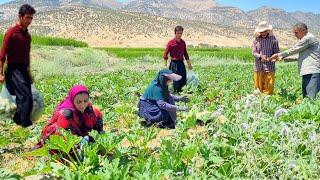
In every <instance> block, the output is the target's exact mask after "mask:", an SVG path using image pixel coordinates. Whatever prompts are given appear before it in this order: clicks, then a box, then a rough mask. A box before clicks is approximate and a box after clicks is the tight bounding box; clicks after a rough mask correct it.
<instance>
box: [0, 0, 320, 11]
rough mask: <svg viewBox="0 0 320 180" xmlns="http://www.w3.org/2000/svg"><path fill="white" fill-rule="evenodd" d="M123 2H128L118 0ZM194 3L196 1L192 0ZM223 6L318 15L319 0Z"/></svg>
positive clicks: (237, 1)
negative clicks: (274, 8)
mask: <svg viewBox="0 0 320 180" xmlns="http://www.w3.org/2000/svg"><path fill="white" fill-rule="evenodd" d="M8 1H11V0H0V3H1V4H2V3H5V2H8ZM118 1H120V2H125V1H128V0H118ZM194 1H196V0H194ZM217 1H218V2H219V3H221V4H224V5H231V6H235V7H239V8H241V9H243V10H245V11H248V10H252V9H256V8H258V7H261V6H271V7H277V8H282V9H285V10H286V11H290V12H292V11H303V12H314V13H320V0H304V1H301V0H299V1H298V0H217Z"/></svg>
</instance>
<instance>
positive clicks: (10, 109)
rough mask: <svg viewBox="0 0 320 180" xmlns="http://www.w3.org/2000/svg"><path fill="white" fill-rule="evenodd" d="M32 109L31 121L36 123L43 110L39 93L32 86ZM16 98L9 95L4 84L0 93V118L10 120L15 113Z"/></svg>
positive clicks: (42, 102)
mask: <svg viewBox="0 0 320 180" xmlns="http://www.w3.org/2000/svg"><path fill="white" fill-rule="evenodd" d="M31 92H32V99H33V107H32V112H31V121H33V122H34V121H36V120H38V119H39V118H40V116H41V114H42V112H43V110H44V101H43V98H42V95H41V93H40V92H39V91H38V90H37V88H36V87H35V85H34V84H32V85H31ZM15 99H16V97H15V96H12V95H10V93H9V91H8V90H7V88H6V85H5V84H4V85H3V86H2V90H1V93H0V118H12V117H13V115H14V113H15V111H16V108H17V106H16V100H15Z"/></svg>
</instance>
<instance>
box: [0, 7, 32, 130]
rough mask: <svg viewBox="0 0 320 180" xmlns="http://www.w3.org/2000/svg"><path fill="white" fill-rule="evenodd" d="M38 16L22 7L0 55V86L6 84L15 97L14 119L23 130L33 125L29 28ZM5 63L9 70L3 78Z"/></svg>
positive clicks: (6, 37)
mask: <svg viewBox="0 0 320 180" xmlns="http://www.w3.org/2000/svg"><path fill="white" fill-rule="evenodd" d="M35 13H36V11H35V9H34V8H33V7H32V6H30V5H28V4H24V5H22V6H21V7H20V9H19V22H18V23H17V24H16V25H14V26H12V27H10V28H9V29H8V31H7V32H6V34H5V36H4V38H3V44H2V49H1V53H0V60H1V62H0V83H3V82H4V81H6V87H7V89H8V91H9V92H10V94H11V95H15V96H16V104H17V111H16V113H15V115H14V118H13V120H14V121H15V122H16V123H17V124H19V125H22V126H23V127H28V126H30V125H32V122H31V119H30V114H31V111H32V105H33V101H32V93H31V83H32V80H31V77H30V71H29V70H30V47H31V35H30V34H29V32H28V26H29V25H30V24H31V22H32V19H33V15H34V14H35ZM5 62H6V63H7V68H6V71H5V75H4V72H3V71H4V70H3V67H4V63H5Z"/></svg>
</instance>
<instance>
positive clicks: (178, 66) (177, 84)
mask: <svg viewBox="0 0 320 180" xmlns="http://www.w3.org/2000/svg"><path fill="white" fill-rule="evenodd" d="M169 69H170V70H171V71H173V72H174V73H175V74H178V75H180V76H182V79H181V80H180V81H174V82H173V89H174V92H176V93H179V92H182V88H183V86H185V85H186V84H187V71H186V66H185V65H184V62H183V60H179V61H171V62H170V67H169Z"/></svg>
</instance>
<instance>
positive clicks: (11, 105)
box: [0, 84, 16, 120]
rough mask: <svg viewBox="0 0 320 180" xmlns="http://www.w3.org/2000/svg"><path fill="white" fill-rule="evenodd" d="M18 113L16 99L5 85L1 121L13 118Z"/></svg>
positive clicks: (1, 96) (1, 97) (2, 95)
mask: <svg viewBox="0 0 320 180" xmlns="http://www.w3.org/2000/svg"><path fill="white" fill-rule="evenodd" d="M15 111H16V103H15V99H14V98H13V97H12V96H11V95H10V93H9V91H8V89H7V88H6V85H5V84H3V86H2V90H1V93H0V119H1V120H4V119H5V118H11V117H12V115H13V114H14V113H15Z"/></svg>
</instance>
